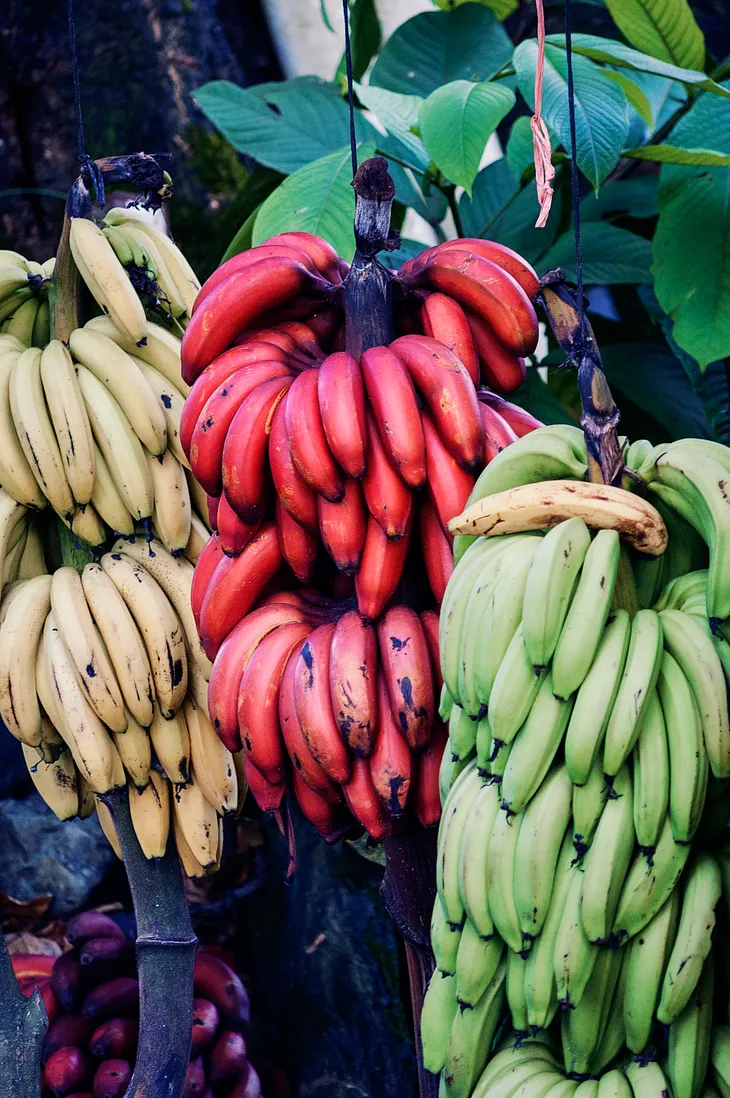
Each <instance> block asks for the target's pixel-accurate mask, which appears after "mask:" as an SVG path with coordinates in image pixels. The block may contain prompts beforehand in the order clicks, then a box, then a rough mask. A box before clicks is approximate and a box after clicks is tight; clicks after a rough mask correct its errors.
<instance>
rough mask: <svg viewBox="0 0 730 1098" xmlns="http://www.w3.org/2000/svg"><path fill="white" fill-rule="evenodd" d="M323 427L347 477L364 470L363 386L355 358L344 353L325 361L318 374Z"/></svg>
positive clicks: (365, 435) (333, 452) (337, 353)
mask: <svg viewBox="0 0 730 1098" xmlns="http://www.w3.org/2000/svg"><path fill="white" fill-rule="evenodd" d="M317 395H318V398H319V410H320V412H321V415H322V426H323V427H324V433H325V437H326V439H327V443H328V445H329V448H330V450H331V451H332V455H333V457H334V458H335V460H336V461H338V462H339V463H340V465H341V466H342V468H343V469H344V470H345V472H346V473H347V475H348V477H356V478H358V479H359V478H360V477H362V476H363V474H364V473H365V469H366V468H367V427H366V424H365V386H364V384H363V380H362V373H361V372H360V366H359V363H358V361H357V359H356V358H353V356H352V355H349V354H346V353H345V352H343V351H338V352H335V354H332V355H328V357H327V358H325V359H324V361H323V362H322V364H321V365H320V367H319V369H318V371H317Z"/></svg>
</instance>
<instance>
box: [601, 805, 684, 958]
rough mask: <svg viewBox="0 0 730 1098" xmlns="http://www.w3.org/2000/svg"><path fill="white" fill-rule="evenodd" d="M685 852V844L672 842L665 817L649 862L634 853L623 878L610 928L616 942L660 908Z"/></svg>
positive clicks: (678, 873) (670, 829)
mask: <svg viewBox="0 0 730 1098" xmlns="http://www.w3.org/2000/svg"><path fill="white" fill-rule="evenodd" d="M689 852H690V846H689V844H688V843H677V842H675V841H674V836H673V835H672V825H671V821H670V819H669V815H667V817H666V819H665V821H664V824H663V826H662V829H661V831H660V832H659V839H658V841H657V844H656V849H655V850H654V853H653V855H652V857H651V859H648V858H647V857H646V855H645V854H642V853H641V852H640V851H639V852H637V853H636V854H635V855H634V860H633V863H632V864H631V867H630V869H629V872H628V873H627V875H626V880H625V881H624V885H623V889H622V891H621V897H620V899H619V902H618V908H617V910H616V918H615V919H614V924H613V934H614V937H615V938H616V940H617V941H619V942H623V941H625V940H626V939H627V938H633V936H634V935H635V934H638V933H639V932H640V931H641V930H643V929H644V927H645V926H646V925H647V924H648V923H649V921H650V920H651V919H653V918H654V916H655V915H656V913H657V911H659V909H660V908H661V907H663V905H664V904H665V903H666V902H667V900H668V899H669V897H670V896H671V894H672V890H673V888H674V886H675V885H676V883H677V881H678V880H679V877H680V875H681V873H682V870H683V869H684V866H685V863H686V861H687V858H688V857H689Z"/></svg>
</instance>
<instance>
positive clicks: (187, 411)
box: [180, 341, 291, 457]
mask: <svg viewBox="0 0 730 1098" xmlns="http://www.w3.org/2000/svg"><path fill="white" fill-rule="evenodd" d="M290 359H291V356H290V355H289V354H288V352H287V351H283V350H282V349H281V347H277V346H276V345H275V344H273V343H265V342H258V341H257V342H255V343H253V342H252V343H247V344H246V345H245V346H243V347H232V348H231V349H230V351H225V352H224V353H223V354H222V355H219V357H218V358H216V359H214V361H213V362H211V364H210V366H208V368H207V369H206V370H204V371H203V373H202V374H201V375H200V377H199V378H198V380H197V381H196V382H195V384H194V385H193V387H192V388H191V390H190V392H189V393H188V395H187V397H186V398H185V404H184V405H183V410H182V415H181V416H180V444H181V446H182V448H183V450H184V451H185V453H186V454H187V455H188V457H190V440H191V438H192V434H193V429H194V427H195V424H196V423H197V422H198V417H199V415H200V413H201V412H202V411H203V408H204V407H205V405H206V402H207V401H208V399H209V397H211V396H212V395H213V393H214V392H215V391H216V389H217V388H218V387H219V386H220V385H222V384H223V382H224V381H226V380H227V378H229V377H230V376H231V374H235V373H236V371H237V370H242V369H244V368H245V367H252V366H261V365H271V366H272V367H273V364H274V363H275V362H278V363H279V365H280V366H283V367H284V368H285V369H287V370H288V369H289V368H290ZM272 376H273V375H272Z"/></svg>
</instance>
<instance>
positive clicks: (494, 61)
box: [370, 4, 512, 97]
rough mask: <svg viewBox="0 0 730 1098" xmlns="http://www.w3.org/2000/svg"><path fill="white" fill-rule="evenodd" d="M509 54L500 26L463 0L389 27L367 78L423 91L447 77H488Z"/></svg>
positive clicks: (393, 87)
mask: <svg viewBox="0 0 730 1098" xmlns="http://www.w3.org/2000/svg"><path fill="white" fill-rule="evenodd" d="M511 55H512V43H511V42H510V40H509V38H508V37H507V33H506V31H505V29H504V27H503V26H502V24H501V23H500V22H499V21H498V20H497V19H496V17H495V16H494V15H493V14H492V13H491V11H489V10H488V9H487V8H484V7H481V6H479V5H478V4H464V5H463V6H462V7H459V8H457V9H456V10H455V11H448V12H446V11H428V12H423V13H422V14H421V15H415V16H414V17H413V18H412V19H408V20H407V21H406V22H405V23H403V24H402V25H401V26H400V27H398V29H397V30H396V31H394V33H393V34H392V35H391V37H390V38H389V39H388V41H387V42H386V43H385V45H384V46H383V48H382V50H381V51H380V56H379V57H378V60H377V61H376V62H375V65H374V66H373V70H372V72H371V74H370V83H371V84H377V85H379V86H380V87H381V88H389V89H390V90H391V91H397V92H404V93H405V94H406V95H422V96H424V97H425V96H427V95H430V94H431V92H432V91H435V89H436V88H439V87H441V85H442V84H449V83H450V82H451V81H452V80H475V81H477V80H489V79H490V77H492V76H494V74H495V73H496V72H499V70H500V69H501V68H502V67H503V66H504V65H506V64H507V62H508V61H509V59H510V57H511Z"/></svg>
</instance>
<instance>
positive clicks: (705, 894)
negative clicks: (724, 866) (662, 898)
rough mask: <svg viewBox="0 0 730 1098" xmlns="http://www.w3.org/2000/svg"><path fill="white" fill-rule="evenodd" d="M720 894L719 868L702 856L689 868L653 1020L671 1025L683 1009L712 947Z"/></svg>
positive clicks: (708, 856) (712, 861) (709, 859)
mask: <svg viewBox="0 0 730 1098" xmlns="http://www.w3.org/2000/svg"><path fill="white" fill-rule="evenodd" d="M721 893H722V879H721V875H720V866H719V865H718V863H717V860H716V859H715V858H713V857H712V855H711V854H707V853H702V854H700V855H699V856H698V857H697V859H696V860H695V861H694V862H693V864H692V865H691V866H690V868H689V872H688V874H687V879H686V882H685V886H684V894H683V896H682V912H681V914H680V917H679V926H678V927H677V936H676V938H675V940H674V947H673V949H672V952H671V954H670V956H669V961H668V962H667V970H666V972H665V974H664V982H663V984H662V995H661V1000H660V1002H659V1008H658V1010H657V1018H658V1019H659V1021H660V1022H663V1023H664V1025H671V1024H672V1023H673V1022H675V1021H676V1019H677V1018H678V1017H679V1015H680V1014H681V1012H682V1011H683V1010H684V1008H685V1007H686V1006H687V1003H688V1002H689V1000H690V997H691V995H692V993H693V991H694V990H695V988H696V986H697V983H698V981H699V979H700V975H701V973H702V966H703V964H704V963H705V960H706V958H707V956H708V954H709V952H710V947H711V945H712V931H713V930H714V928H715V908H716V907H717V904H718V901H719V899H720V895H721Z"/></svg>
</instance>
